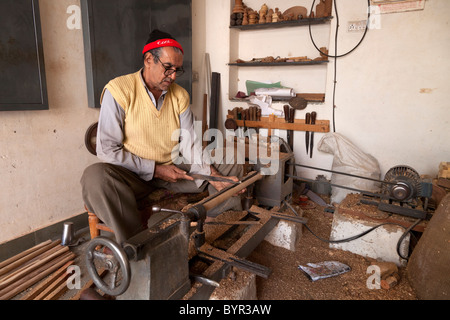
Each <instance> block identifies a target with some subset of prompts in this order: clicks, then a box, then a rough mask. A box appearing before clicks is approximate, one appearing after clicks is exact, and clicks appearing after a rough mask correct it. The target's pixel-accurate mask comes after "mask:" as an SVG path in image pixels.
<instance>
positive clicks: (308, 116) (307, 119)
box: [305, 112, 311, 124]
mask: <svg viewBox="0 0 450 320" xmlns="http://www.w3.org/2000/svg"><path fill="white" fill-rule="evenodd" d="M305 123H306V124H311V113H309V112H308V113H307V114H306V119H305Z"/></svg>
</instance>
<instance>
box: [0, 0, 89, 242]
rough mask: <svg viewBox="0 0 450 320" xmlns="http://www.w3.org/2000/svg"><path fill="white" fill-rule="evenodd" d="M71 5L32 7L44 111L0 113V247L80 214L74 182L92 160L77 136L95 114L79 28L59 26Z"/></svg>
mask: <svg viewBox="0 0 450 320" xmlns="http://www.w3.org/2000/svg"><path fill="white" fill-rule="evenodd" d="M72 4H77V5H79V1H78V0H57V1H55V0H40V1H39V5H40V13H41V25H42V38H43V47H44V63H45V69H46V77H47V88H48V100H49V105H50V109H49V110H45V111H14V112H1V114H0V117H1V118H0V119H1V126H0V177H1V179H0V190H1V192H0V230H1V232H0V243H2V242H5V241H8V240H11V239H13V238H16V237H19V236H21V235H23V234H27V233H29V232H32V231H35V230H37V229H40V228H43V227H45V226H47V225H50V224H53V223H55V222H58V221H61V220H64V219H67V218H69V217H71V216H74V215H77V214H80V213H82V212H84V211H85V210H84V206H83V201H82V199H81V188H80V183H79V180H80V177H81V174H82V172H83V170H84V168H85V167H86V166H87V165H89V164H90V163H93V162H95V161H96V158H95V157H94V156H92V155H91V154H90V153H88V152H87V150H86V148H85V146H84V133H85V131H86V129H87V128H88V126H89V125H90V124H92V123H93V122H95V121H97V118H98V110H93V109H90V108H88V107H87V93H86V76H85V69H84V51H83V37H82V30H81V29H79V30H77V29H75V30H69V29H68V28H67V26H66V21H67V19H68V17H69V16H70V15H69V14H67V13H66V10H67V7H68V6H69V5H72ZM24 94H26V92H24Z"/></svg>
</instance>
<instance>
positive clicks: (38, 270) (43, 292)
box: [0, 240, 75, 300]
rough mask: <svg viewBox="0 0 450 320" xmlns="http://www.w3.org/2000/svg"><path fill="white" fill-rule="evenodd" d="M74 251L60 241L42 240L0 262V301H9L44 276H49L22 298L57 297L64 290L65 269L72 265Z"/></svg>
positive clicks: (65, 286)
mask: <svg viewBox="0 0 450 320" xmlns="http://www.w3.org/2000/svg"><path fill="white" fill-rule="evenodd" d="M74 259H75V254H74V253H72V252H70V251H69V247H66V246H62V245H61V241H60V240H57V241H53V242H52V241H50V240H48V241H45V242H42V243H40V244H38V245H36V246H34V247H32V248H30V249H28V250H26V251H24V252H21V253H19V254H17V255H15V256H13V257H11V258H9V259H7V260H5V261H3V262H2V263H0V300H9V299H11V298H14V297H15V296H17V295H18V294H19V293H21V292H23V291H25V290H27V289H29V288H31V287H32V286H34V285H35V284H37V283H38V282H39V281H41V280H42V279H44V278H45V277H47V276H49V275H50V274H52V273H54V274H52V275H51V277H50V278H49V279H47V280H45V281H44V282H43V283H40V284H39V285H38V286H37V287H36V288H33V289H32V290H31V291H30V292H29V293H28V294H27V295H26V296H24V297H22V299H24V300H31V299H36V300H38V299H47V300H52V299H57V298H58V297H59V296H60V295H61V294H63V293H64V291H65V290H66V289H67V285H66V281H65V277H66V274H67V268H68V267H69V266H71V265H73V264H74Z"/></svg>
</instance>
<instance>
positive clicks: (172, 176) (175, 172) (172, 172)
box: [153, 165, 194, 182]
mask: <svg viewBox="0 0 450 320" xmlns="http://www.w3.org/2000/svg"><path fill="white" fill-rule="evenodd" d="M153 178H157V179H161V180H164V181H168V182H177V181H178V180H182V179H184V180H194V178H192V177H190V176H188V175H186V171H184V170H181V169H179V168H177V167H176V166H174V165H168V166H164V165H155V173H154V174H153Z"/></svg>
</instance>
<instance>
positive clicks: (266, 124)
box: [227, 115, 330, 136]
mask: <svg viewBox="0 0 450 320" xmlns="http://www.w3.org/2000/svg"><path fill="white" fill-rule="evenodd" d="M227 119H233V116H232V115H227ZM235 121H236V124H237V126H238V127H247V128H258V129H260V128H262V129H269V136H270V135H271V134H270V130H273V129H279V130H294V131H310V132H324V133H326V132H330V121H329V120H316V124H306V121H305V119H295V120H294V122H293V123H288V122H286V121H285V119H284V118H279V117H276V116H275V115H269V116H268V117H261V118H260V120H256V121H255V120H236V119H235Z"/></svg>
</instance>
